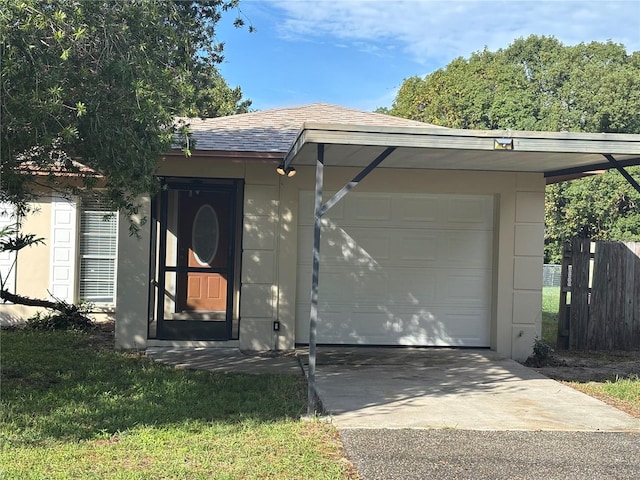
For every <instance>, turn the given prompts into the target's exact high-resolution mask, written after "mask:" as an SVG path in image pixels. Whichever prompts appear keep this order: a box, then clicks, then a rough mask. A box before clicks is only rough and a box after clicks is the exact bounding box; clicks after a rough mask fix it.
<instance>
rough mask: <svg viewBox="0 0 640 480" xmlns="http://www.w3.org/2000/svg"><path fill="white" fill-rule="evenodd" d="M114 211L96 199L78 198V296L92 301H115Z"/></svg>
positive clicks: (116, 227)
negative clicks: (79, 207) (79, 211)
mask: <svg viewBox="0 0 640 480" xmlns="http://www.w3.org/2000/svg"><path fill="white" fill-rule="evenodd" d="M117 234H118V215H117V214H116V212H113V211H111V210H109V209H108V208H107V207H106V206H105V205H104V204H103V203H102V202H100V200H99V199H97V198H95V197H86V198H83V199H82V204H81V213H80V245H79V249H80V272H79V286H78V296H79V298H80V300H84V301H87V302H91V303H96V304H113V303H115V284H116V249H117Z"/></svg>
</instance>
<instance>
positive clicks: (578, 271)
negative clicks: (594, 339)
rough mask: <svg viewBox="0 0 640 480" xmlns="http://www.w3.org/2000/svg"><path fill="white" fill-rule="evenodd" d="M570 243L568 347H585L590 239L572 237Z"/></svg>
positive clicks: (587, 319)
mask: <svg viewBox="0 0 640 480" xmlns="http://www.w3.org/2000/svg"><path fill="white" fill-rule="evenodd" d="M571 243H572V245H571V315H570V317H569V348H572V349H577V350H584V349H586V348H587V325H588V322H589V261H590V259H591V253H590V247H591V241H590V240H589V239H588V238H574V239H573V240H572V242H571Z"/></svg>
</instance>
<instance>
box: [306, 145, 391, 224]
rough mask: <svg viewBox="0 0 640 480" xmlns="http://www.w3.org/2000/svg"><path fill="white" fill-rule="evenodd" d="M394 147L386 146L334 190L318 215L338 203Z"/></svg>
mask: <svg viewBox="0 0 640 480" xmlns="http://www.w3.org/2000/svg"><path fill="white" fill-rule="evenodd" d="M395 149H396V147H388V148H386V149H385V150H384V152H382V153H381V154H380V155H378V156H377V157H376V158H375V159H374V160H373V161H372V162H371V163H370V164H369V165H367V166H366V167H365V168H364V169H362V171H361V172H360V173H359V174H357V175H356V176H355V177H353V180H351V181H350V182H349V183H347V184H346V185H345V186H344V187H342V188H341V189H340V191H338V192H336V194H335V195H334V196H333V197H331V198H330V199H329V200H327V202H326V203H325V204H324V205H322V208H320V212H318V213H319V214H320V216H323V215H324V214H325V213H327V211H328V210H329V209H330V208H331V207H333V206H334V205H335V204H336V203H338V202H339V201H340V200H341V199H342V197H344V196H345V195H346V194H347V193H349V192H350V191H351V190H352V189H353V188H354V187H355V186H356V185H358V183H360V180H362V179H363V178H364V177H366V176H367V175H369V174H370V173H371V172H372V171H373V169H374V168H376V167H377V166H378V165H380V164H381V163H382V161H383V160H384V159H385V158H387V157H388V156H389V155H391V154H392V153H393V151H394V150H395Z"/></svg>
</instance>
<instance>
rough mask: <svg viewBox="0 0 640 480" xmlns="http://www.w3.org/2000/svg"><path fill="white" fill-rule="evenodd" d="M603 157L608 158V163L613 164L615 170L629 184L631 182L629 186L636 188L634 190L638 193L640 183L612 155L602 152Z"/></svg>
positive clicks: (639, 191)
mask: <svg viewBox="0 0 640 480" xmlns="http://www.w3.org/2000/svg"><path fill="white" fill-rule="evenodd" d="M603 155H604V158H606V159H607V160H609V163H611V165H613V166H614V167H615V169H616V170H618V171H619V172H620V174H621V175H622V176H623V177H624V178H625V179H626V180H627V182H629V184H631V186H632V187H633V188H635V189H636V191H637V192H638V193H640V185H639V184H638V182H637V181H636V180H635V179H634V178H633V177H632V176H631V174H629V172H627V171H626V170H625V169H624V167H623V166H622V165H621V164H620V162H618V161H617V160H616V159H615V158H613V155H609V154H607V153H605V154H603Z"/></svg>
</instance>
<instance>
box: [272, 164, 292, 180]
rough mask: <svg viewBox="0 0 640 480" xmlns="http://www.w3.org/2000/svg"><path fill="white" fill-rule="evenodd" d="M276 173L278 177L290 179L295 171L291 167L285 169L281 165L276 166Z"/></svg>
mask: <svg viewBox="0 0 640 480" xmlns="http://www.w3.org/2000/svg"><path fill="white" fill-rule="evenodd" d="M276 172H278V175H282V176H283V177H289V178H290V177H293V176H294V175H295V174H296V169H295V168H293V167H285V166H284V164H282V163H281V164H280V165H278V168H276Z"/></svg>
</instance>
